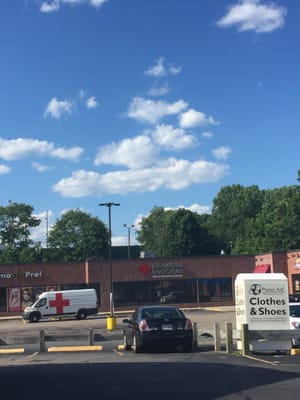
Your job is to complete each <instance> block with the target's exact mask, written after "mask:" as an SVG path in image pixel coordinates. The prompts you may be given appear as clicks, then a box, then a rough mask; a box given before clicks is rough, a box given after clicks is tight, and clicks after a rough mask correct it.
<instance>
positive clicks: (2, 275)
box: [0, 271, 43, 279]
mask: <svg viewBox="0 0 300 400" xmlns="http://www.w3.org/2000/svg"><path fill="white" fill-rule="evenodd" d="M42 274H43V272H42V271H37V272H32V271H19V272H2V273H0V279H13V278H16V277H22V278H25V279H28V278H41V277H42Z"/></svg>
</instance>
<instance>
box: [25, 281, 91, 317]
mask: <svg viewBox="0 0 300 400" xmlns="http://www.w3.org/2000/svg"><path fill="white" fill-rule="evenodd" d="M97 313H98V301H97V294H96V291H95V289H79V290H59V291H53V292H44V293H42V294H41V295H40V296H39V298H38V299H37V300H36V301H35V302H34V303H33V304H32V305H31V306H29V307H26V308H25V310H24V312H23V318H24V319H25V320H28V321H30V322H38V321H39V320H40V319H45V318H51V317H64V316H74V317H76V318H77V319H85V318H86V317H87V316H88V315H92V314H97Z"/></svg>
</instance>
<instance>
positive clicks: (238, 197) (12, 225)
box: [0, 170, 300, 263]
mask: <svg viewBox="0 0 300 400" xmlns="http://www.w3.org/2000/svg"><path fill="white" fill-rule="evenodd" d="M297 180H298V182H300V170H299V171H298V179H297ZM40 223H41V220H40V219H38V218H36V217H34V216H33V207H31V206H30V205H27V204H23V203H11V202H10V203H9V204H8V206H6V207H4V206H2V207H0V243H1V251H0V262H2V263H12V262H52V261H53V262H60V261H83V260H87V259H93V260H97V259H101V258H107V255H108V246H109V230H108V228H107V226H106V225H105V223H104V222H103V221H101V220H100V219H99V218H98V217H94V216H92V215H91V214H89V213H87V212H84V211H82V210H79V209H76V210H69V211H67V212H66V213H65V214H64V215H63V216H62V217H61V218H59V219H57V221H56V222H55V224H54V225H53V227H52V228H51V229H50V231H49V235H48V237H47V243H46V246H42V244H41V243H34V242H33V241H32V239H31V230H32V228H36V227H38V226H39V225H40ZM136 234H137V240H138V242H139V243H140V244H141V250H145V251H152V252H154V253H155V254H156V255H157V256H161V257H179V256H199V255H215V254H220V253H221V252H222V254H257V253H263V252H281V251H288V250H292V249H298V248H300V187H299V186H298V185H292V186H284V187H281V188H276V189H267V190H260V189H259V188H258V186H256V185H252V186H248V187H245V186H242V185H239V184H236V185H230V186H224V187H223V188H221V190H220V191H219V192H218V194H217V196H216V197H215V198H214V199H213V206H212V211H211V213H210V214H201V215H200V214H198V213H196V212H192V211H190V210H187V209H184V208H179V209H177V210H169V209H165V208H164V207H163V206H155V207H154V208H153V209H152V210H151V211H150V213H149V215H148V216H147V217H144V218H143V219H142V221H141V223H140V226H139V227H138V229H137V231H136Z"/></svg>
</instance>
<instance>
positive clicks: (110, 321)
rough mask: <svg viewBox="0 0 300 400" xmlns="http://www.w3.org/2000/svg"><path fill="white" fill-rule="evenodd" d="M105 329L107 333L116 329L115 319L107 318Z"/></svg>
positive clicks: (112, 317)
mask: <svg viewBox="0 0 300 400" xmlns="http://www.w3.org/2000/svg"><path fill="white" fill-rule="evenodd" d="M106 327H107V330H108V331H111V330H113V329H116V327H117V318H116V317H114V316H110V317H107V320H106Z"/></svg>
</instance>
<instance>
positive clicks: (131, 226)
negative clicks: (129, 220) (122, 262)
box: [124, 224, 134, 258]
mask: <svg viewBox="0 0 300 400" xmlns="http://www.w3.org/2000/svg"><path fill="white" fill-rule="evenodd" d="M124 226H125V228H127V232H128V258H130V229H131V228H134V225H127V224H124Z"/></svg>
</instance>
